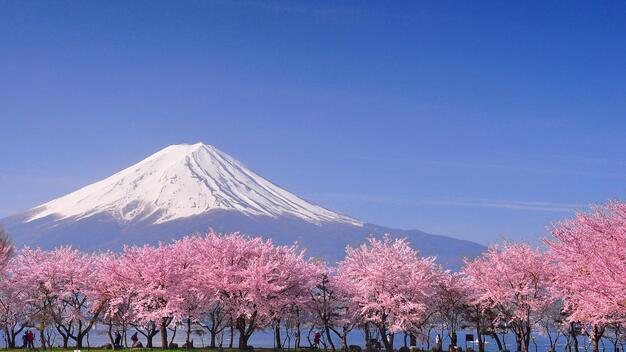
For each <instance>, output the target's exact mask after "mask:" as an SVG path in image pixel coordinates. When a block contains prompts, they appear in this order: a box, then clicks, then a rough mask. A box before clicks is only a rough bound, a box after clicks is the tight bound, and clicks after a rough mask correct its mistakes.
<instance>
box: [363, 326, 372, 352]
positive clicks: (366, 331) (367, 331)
mask: <svg viewBox="0 0 626 352" xmlns="http://www.w3.org/2000/svg"><path fill="white" fill-rule="evenodd" d="M363 336H364V337H365V352H370V350H371V349H372V347H371V346H370V339H371V338H370V324H369V323H365V326H363Z"/></svg>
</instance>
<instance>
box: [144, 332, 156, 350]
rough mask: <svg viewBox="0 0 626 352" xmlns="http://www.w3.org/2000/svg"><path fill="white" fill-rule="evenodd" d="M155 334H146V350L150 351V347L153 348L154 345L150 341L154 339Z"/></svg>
mask: <svg viewBox="0 0 626 352" xmlns="http://www.w3.org/2000/svg"><path fill="white" fill-rule="evenodd" d="M155 335H156V334H153V333H151V332H148V333H147V334H146V348H149V349H152V347H153V346H154V344H153V343H152V339H153V338H154V336H155Z"/></svg>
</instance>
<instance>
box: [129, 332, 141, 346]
mask: <svg viewBox="0 0 626 352" xmlns="http://www.w3.org/2000/svg"><path fill="white" fill-rule="evenodd" d="M130 341H132V343H133V344H132V347H137V342H138V341H139V338H138V337H137V333H134V334H133V336H131V337H130Z"/></svg>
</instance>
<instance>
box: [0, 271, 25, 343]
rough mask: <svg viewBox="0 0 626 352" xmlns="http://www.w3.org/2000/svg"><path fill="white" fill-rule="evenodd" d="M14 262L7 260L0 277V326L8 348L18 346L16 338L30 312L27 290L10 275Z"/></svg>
mask: <svg viewBox="0 0 626 352" xmlns="http://www.w3.org/2000/svg"><path fill="white" fill-rule="evenodd" d="M15 263H16V260H15V259H13V260H11V261H9V262H8V264H7V271H6V273H4V274H2V275H3V278H2V279H0V281H1V282H2V284H0V327H1V328H2V330H3V331H4V334H5V338H6V340H7V345H8V347H9V348H16V347H18V346H17V341H16V338H17V336H18V335H19V334H20V332H22V330H24V328H26V325H27V324H28V322H29V319H30V316H31V314H32V308H31V305H30V304H28V303H26V302H27V298H28V296H27V292H24V290H23V289H24V288H23V287H20V286H19V285H16V279H15V277H14V276H13V275H12V272H13V267H14V265H15Z"/></svg>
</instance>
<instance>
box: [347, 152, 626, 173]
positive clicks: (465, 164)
mask: <svg viewBox="0 0 626 352" xmlns="http://www.w3.org/2000/svg"><path fill="white" fill-rule="evenodd" d="M359 159H362V160H371V161H382V162H398V163H409V162H413V163H422V164H429V165H436V166H442V167H453V168H464V169H467V168H475V169H500V170H510V171H514V172H525V173H534V174H567V175H576V176H588V177H608V178H626V172H612V171H596V170H591V171H589V170H580V169H575V170H574V169H569V168H552V167H533V166H527V165H517V164H508V163H485V162H470V161H439V160H408V159H402V158H394V157H376V156H364V157H359ZM571 159H572V160H577V161H585V162H587V163H590V162H594V163H599V164H618V163H619V161H616V160H608V159H592V158H576V157H571ZM625 164H626V163H625Z"/></svg>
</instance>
